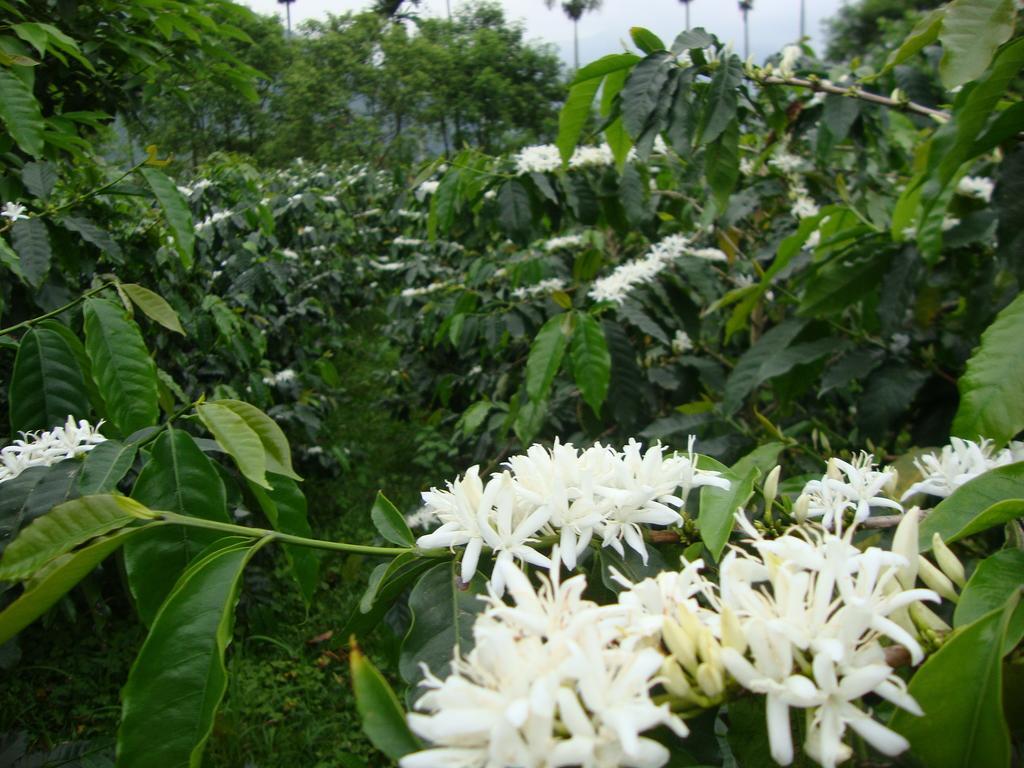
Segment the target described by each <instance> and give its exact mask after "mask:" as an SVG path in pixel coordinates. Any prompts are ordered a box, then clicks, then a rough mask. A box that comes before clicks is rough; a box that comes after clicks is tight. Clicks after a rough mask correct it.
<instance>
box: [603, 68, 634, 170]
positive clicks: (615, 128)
mask: <svg viewBox="0 0 1024 768" xmlns="http://www.w3.org/2000/svg"><path fill="white" fill-rule="evenodd" d="M627 77H629V70H628V69H620V70H618V71H616V72H611V73H609V74H608V76H607V77H605V79H604V87H603V88H602V89H601V114H602V115H603V116H605V117H607V116H609V115H611V113H612V105H613V104H614V102H615V97H616V96H618V95H619V93H620V92H621V91H622V88H623V86H625V84H626V78H627ZM604 140H605V141H606V142H607V143H608V147H609V148H610V149H611V151H612V155H613V156H614V157H615V164H616V165H617V166H618V167H619V168H620V169H621V168H622V166H623V164H625V162H626V158H627V157H629V148H630V147H632V146H633V140H632V139H631V138H629V134H628V133H626V129H625V128H624V127H623V125H622V116H621V115H620V116H619V117H616V118H615V119H614V120H612V121H611V122H610V123H608V126H607V127H606V128H605V129H604Z"/></svg>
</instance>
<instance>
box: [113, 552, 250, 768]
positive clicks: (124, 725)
mask: <svg viewBox="0 0 1024 768" xmlns="http://www.w3.org/2000/svg"><path fill="white" fill-rule="evenodd" d="M236 542H237V538H234V537H233V538H231V539H228V540H226V541H225V540H222V541H221V542H218V543H217V544H215V545H213V546H212V547H210V548H209V549H208V550H207V552H206V553H205V554H204V556H201V557H199V558H197V560H196V562H195V563H193V564H192V565H190V566H189V568H188V570H187V571H185V573H184V574H182V576H181V578H180V579H179V580H178V583H177V584H175V586H174V590H173V591H172V592H171V594H170V595H169V596H168V597H167V600H166V601H165V602H164V604H163V605H162V606H161V607H160V611H159V613H158V614H157V615H156V619H155V620H154V621H153V627H152V628H151V629H150V631H149V635H148V637H146V641H145V642H144V643H143V644H142V649H141V650H140V651H139V655H138V656H137V657H136V659H135V663H134V664H133V665H132V669H131V672H130V673H129V675H128V682H127V683H126V684H125V687H124V690H123V691H122V693H121V700H122V708H121V726H120V728H119V729H118V734H117V765H118V766H119V767H120V768H150V767H151V766H154V765H159V766H166V768H178V767H182V768H183V767H184V766H188V768H199V766H200V765H201V763H202V755H203V747H204V746H205V745H206V740H207V739H208V738H209V737H210V733H211V732H212V731H213V722H214V717H215V715H216V713H217V707H218V706H219V705H220V701H221V699H222V698H223V696H224V691H225V690H226V689H227V670H226V668H225V666H224V652H225V650H226V649H227V646H228V644H229V643H230V642H231V637H232V627H233V624H234V612H235V604H236V603H237V602H238V594H239V588H240V585H241V580H242V572H243V570H244V569H245V566H246V565H247V564H248V562H249V560H250V559H251V558H252V556H253V555H254V554H255V553H256V551H257V550H258V549H259V548H260V546H261V544H262V542H261V543H259V544H256V545H255V546H253V545H252V544H251V542H249V541H245V540H243V541H242V542H240V543H236Z"/></svg>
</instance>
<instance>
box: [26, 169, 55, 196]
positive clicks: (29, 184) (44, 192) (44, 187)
mask: <svg viewBox="0 0 1024 768" xmlns="http://www.w3.org/2000/svg"><path fill="white" fill-rule="evenodd" d="M21 183H22V184H24V185H25V189H27V190H28V191H29V192H30V193H31V194H32V195H33V196H35V197H38V198H39V199H40V200H46V199H47V198H48V197H49V196H50V193H51V192H52V191H53V188H54V186H55V185H56V184H57V167H56V166H55V165H54V164H53V163H51V162H49V161H44V162H36V161H33V162H31V163H25V167H23V168H22V169H21Z"/></svg>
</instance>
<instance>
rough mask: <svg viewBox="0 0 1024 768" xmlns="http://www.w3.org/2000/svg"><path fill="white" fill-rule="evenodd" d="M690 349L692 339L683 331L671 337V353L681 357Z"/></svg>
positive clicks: (691, 347)
mask: <svg viewBox="0 0 1024 768" xmlns="http://www.w3.org/2000/svg"><path fill="white" fill-rule="evenodd" d="M691 349H693V339H691V338H690V334H688V333H687V332H686V331H683V330H678V331H676V334H675V336H673V337H672V351H673V352H674V353H675V354H677V355H681V354H683V353H684V352H689V351H690V350H691Z"/></svg>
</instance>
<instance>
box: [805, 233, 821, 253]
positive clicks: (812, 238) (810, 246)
mask: <svg viewBox="0 0 1024 768" xmlns="http://www.w3.org/2000/svg"><path fill="white" fill-rule="evenodd" d="M819 245H821V230H819V229H816V230H814V231H813V232H811V234H810V235H809V236H808V238H807V240H806V241H805V242H804V248H805V249H807V250H808V251H813V250H814V249H815V248H817V247H818V246H819Z"/></svg>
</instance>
